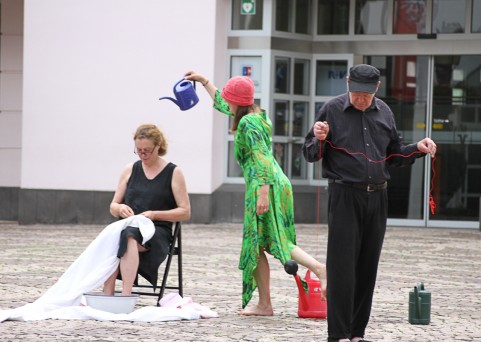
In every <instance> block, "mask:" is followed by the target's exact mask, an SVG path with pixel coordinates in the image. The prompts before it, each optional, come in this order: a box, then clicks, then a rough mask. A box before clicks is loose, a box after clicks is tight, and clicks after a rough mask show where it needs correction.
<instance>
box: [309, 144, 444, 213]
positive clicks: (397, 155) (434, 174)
mask: <svg viewBox="0 0 481 342" xmlns="http://www.w3.org/2000/svg"><path fill="white" fill-rule="evenodd" d="M324 141H325V142H326V143H328V144H329V146H330V147H331V148H333V149H335V150H339V151H342V152H345V153H347V154H350V155H360V156H362V157H364V158H366V159H367V160H369V161H370V162H371V163H383V162H385V161H386V160H388V159H390V158H392V157H402V158H410V157H412V156H413V155H415V154H423V153H424V152H421V151H414V152H412V153H410V154H407V155H404V154H400V153H393V154H390V155H388V156H387V157H386V158H383V159H380V160H373V159H371V158H370V157H369V156H367V155H366V154H364V153H362V152H351V151H349V150H348V149H346V148H343V147H337V146H335V145H334V144H333V143H332V142H331V141H329V140H327V139H326V140H324ZM319 145H320V149H319V153H320V156H321V157H322V144H319ZM435 160H436V157H432V160H431V170H432V173H433V176H432V177H431V187H430V189H429V208H430V209H431V214H432V215H434V212H435V209H436V202H435V201H434V196H433V188H434V178H435V177H436V171H435V169H434V161H435ZM320 169H321V168H319V170H320ZM319 172H320V171H319ZM320 179H321V177H320V176H319V180H320ZM320 189H321V187H320V186H319V189H318V195H317V196H318V203H319V205H318V212H317V222H320V198H321V195H320V193H321V192H320Z"/></svg>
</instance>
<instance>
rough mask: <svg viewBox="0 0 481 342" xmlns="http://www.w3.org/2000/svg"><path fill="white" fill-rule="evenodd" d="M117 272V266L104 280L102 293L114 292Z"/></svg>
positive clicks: (110, 293)
mask: <svg viewBox="0 0 481 342" xmlns="http://www.w3.org/2000/svg"><path fill="white" fill-rule="evenodd" d="M118 274H119V268H118V267H117V269H116V270H115V271H114V273H112V275H111V276H110V277H109V278H108V279H107V280H106V281H105V282H104V291H103V292H104V294H105V295H108V296H112V295H113V294H114V292H115V280H116V279H117V275H118Z"/></svg>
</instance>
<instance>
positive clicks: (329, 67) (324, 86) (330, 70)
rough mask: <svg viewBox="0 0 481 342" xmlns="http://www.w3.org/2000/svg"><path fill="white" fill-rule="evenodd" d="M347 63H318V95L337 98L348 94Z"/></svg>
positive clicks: (322, 61)
mask: <svg viewBox="0 0 481 342" xmlns="http://www.w3.org/2000/svg"><path fill="white" fill-rule="evenodd" d="M346 75H347V61H325V60H320V61H317V62H316V95H317V96H336V95H339V94H342V93H344V92H346Z"/></svg>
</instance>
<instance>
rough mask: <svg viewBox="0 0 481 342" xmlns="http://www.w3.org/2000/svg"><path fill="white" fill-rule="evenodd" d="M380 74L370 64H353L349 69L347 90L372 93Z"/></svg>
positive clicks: (374, 90)
mask: <svg viewBox="0 0 481 342" xmlns="http://www.w3.org/2000/svg"><path fill="white" fill-rule="evenodd" d="M380 74H381V73H380V72H379V70H378V69H376V68H375V67H373V66H372V65H368V64H357V65H354V66H353V67H351V69H349V91H350V92H361V93H370V94H374V93H375V92H376V88H377V84H378V82H379V75H380Z"/></svg>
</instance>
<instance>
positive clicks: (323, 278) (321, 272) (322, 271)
mask: <svg viewBox="0 0 481 342" xmlns="http://www.w3.org/2000/svg"><path fill="white" fill-rule="evenodd" d="M314 273H315V274H316V277H317V278H319V281H320V282H321V298H322V299H323V300H326V298H327V271H326V265H323V264H319V266H318V267H317V268H316V272H314Z"/></svg>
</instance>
